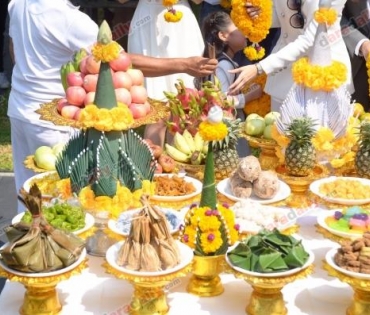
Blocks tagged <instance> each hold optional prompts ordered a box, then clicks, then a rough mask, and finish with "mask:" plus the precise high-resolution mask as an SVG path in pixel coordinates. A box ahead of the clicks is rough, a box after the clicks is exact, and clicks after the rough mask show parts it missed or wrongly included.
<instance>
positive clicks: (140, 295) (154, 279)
mask: <svg viewBox="0 0 370 315" xmlns="http://www.w3.org/2000/svg"><path fill="white" fill-rule="evenodd" d="M103 267H104V268H105V270H106V272H107V273H109V274H112V275H114V276H115V277H116V278H118V279H122V280H127V281H129V282H130V283H131V284H132V285H133V287H134V293H133V297H132V300H131V304H130V308H129V314H131V315H165V314H168V312H169V309H170V307H169V306H168V304H167V297H166V292H165V291H166V290H167V289H170V288H171V287H172V286H174V285H176V282H177V281H178V278H181V277H185V276H186V275H187V274H188V273H189V272H190V271H191V264H189V265H187V266H185V267H184V268H182V269H180V270H178V271H175V272H173V273H168V274H163V275H159V276H137V275H132V274H129V273H125V272H123V271H120V270H117V269H115V268H113V267H112V266H111V265H109V264H108V263H107V262H105V263H104V264H103Z"/></svg>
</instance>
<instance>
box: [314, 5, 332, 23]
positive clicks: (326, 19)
mask: <svg viewBox="0 0 370 315" xmlns="http://www.w3.org/2000/svg"><path fill="white" fill-rule="evenodd" d="M337 17H338V12H337V10H335V9H333V8H319V9H318V10H317V11H315V15H314V18H315V21H316V22H317V23H319V24H321V23H326V24H328V25H333V24H334V23H335V21H336V20H337Z"/></svg>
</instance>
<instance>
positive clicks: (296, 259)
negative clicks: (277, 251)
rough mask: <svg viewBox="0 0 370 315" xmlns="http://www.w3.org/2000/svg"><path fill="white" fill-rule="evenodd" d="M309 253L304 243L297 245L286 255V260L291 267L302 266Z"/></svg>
mask: <svg viewBox="0 0 370 315" xmlns="http://www.w3.org/2000/svg"><path fill="white" fill-rule="evenodd" d="M308 257H309V255H308V253H307V252H306V251H305V249H304V248H303V246H302V245H298V246H295V247H294V248H292V250H291V251H290V252H289V253H288V255H286V256H285V258H284V261H285V263H286V264H287V265H288V266H289V267H290V268H297V267H302V266H303V265H304V264H305V263H306V261H307V259H308Z"/></svg>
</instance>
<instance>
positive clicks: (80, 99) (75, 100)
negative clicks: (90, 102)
mask: <svg viewBox="0 0 370 315" xmlns="http://www.w3.org/2000/svg"><path fill="white" fill-rule="evenodd" d="M85 97H86V91H85V90H84V88H83V87H81V86H70V87H68V88H67V90H66V98H67V101H68V103H69V104H71V105H76V106H83V105H84V100H85Z"/></svg>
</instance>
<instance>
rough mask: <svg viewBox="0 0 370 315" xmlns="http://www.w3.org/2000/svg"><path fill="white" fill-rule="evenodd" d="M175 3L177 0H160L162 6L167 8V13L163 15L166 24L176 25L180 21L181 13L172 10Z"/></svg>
mask: <svg viewBox="0 0 370 315" xmlns="http://www.w3.org/2000/svg"><path fill="white" fill-rule="evenodd" d="M177 2H178V0H162V4H163V5H164V6H165V7H166V8H167V12H166V13H165V14H164V19H165V21H166V22H172V23H176V22H179V21H180V20H181V19H182V12H181V11H178V10H175V9H174V8H173V6H174V5H175V4H176V3H177Z"/></svg>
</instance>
